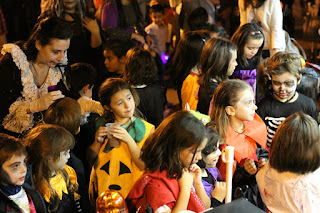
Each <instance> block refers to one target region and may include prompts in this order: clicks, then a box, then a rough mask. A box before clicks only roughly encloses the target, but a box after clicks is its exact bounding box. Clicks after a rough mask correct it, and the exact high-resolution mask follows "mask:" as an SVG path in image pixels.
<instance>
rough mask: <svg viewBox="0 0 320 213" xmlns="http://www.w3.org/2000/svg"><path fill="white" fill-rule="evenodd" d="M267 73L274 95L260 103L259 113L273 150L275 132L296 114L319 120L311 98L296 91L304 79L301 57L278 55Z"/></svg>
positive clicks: (269, 62) (291, 54)
mask: <svg viewBox="0 0 320 213" xmlns="http://www.w3.org/2000/svg"><path fill="white" fill-rule="evenodd" d="M267 70H268V73H269V75H270V76H271V82H272V92H273V93H272V94H271V95H268V96H266V97H265V98H263V99H262V100H261V101H260V102H259V104H258V110H257V113H258V114H259V115H260V117H261V118H262V120H264V122H265V124H266V126H267V131H268V141H267V145H268V147H270V145H271V140H272V138H273V135H274V133H275V131H276V130H277V128H278V126H279V125H280V123H281V122H282V121H283V120H285V119H286V118H287V117H289V116H290V115H292V114H294V113H295V112H304V113H306V114H308V115H310V116H311V117H313V118H314V119H315V120H317V117H318V116H317V115H318V112H317V108H316V105H315V103H314V101H313V100H312V99H311V98H309V97H307V96H305V95H303V94H301V93H298V92H297V91H296V88H297V85H298V84H299V83H300V81H301V77H302V75H301V72H302V67H301V61H300V58H299V56H298V55H296V54H294V53H287V52H278V53H277V54H275V55H273V56H272V57H271V58H270V59H269V61H268V65H267Z"/></svg>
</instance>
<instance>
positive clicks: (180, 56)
mask: <svg viewBox="0 0 320 213" xmlns="http://www.w3.org/2000/svg"><path fill="white" fill-rule="evenodd" d="M208 37H209V35H208ZM205 39H206V35H205V34H204V33H201V32H199V31H198V32H187V33H184V34H183V35H182V37H181V39H180V41H179V43H178V45H177V48H176V51H175V53H174V55H173V58H172V64H171V66H170V67H169V71H168V73H169V74H170V77H171V81H172V84H173V85H174V86H175V88H176V89H177V92H178V97H179V101H180V104H182V108H183V109H184V108H185V105H186V103H188V104H189V106H190V109H191V110H196V109H197V103H198V90H199V84H198V83H197V81H198V75H199V73H200V71H199V67H200V56H201V52H202V49H203V47H204V45H205V43H206V40H205ZM186 62H188V63H186Z"/></svg>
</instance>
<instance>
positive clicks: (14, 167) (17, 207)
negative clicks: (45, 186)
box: [0, 133, 46, 213]
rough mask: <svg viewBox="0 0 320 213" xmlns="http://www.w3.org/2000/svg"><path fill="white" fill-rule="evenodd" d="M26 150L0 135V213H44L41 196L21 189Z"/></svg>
mask: <svg viewBox="0 0 320 213" xmlns="http://www.w3.org/2000/svg"><path fill="white" fill-rule="evenodd" d="M25 159H26V149H25V147H24V145H23V144H22V143H21V142H20V141H19V140H18V139H16V138H14V137H12V136H9V135H6V134H3V133H0V212H1V213H2V212H22V213H27V212H28V213H29V212H32V213H34V212H46V207H45V203H44V201H43V199H42V196H41V194H40V193H39V192H38V191H36V190H33V189H29V188H25V187H22V184H23V183H24V180H25V177H26V174H27V166H26V163H25Z"/></svg>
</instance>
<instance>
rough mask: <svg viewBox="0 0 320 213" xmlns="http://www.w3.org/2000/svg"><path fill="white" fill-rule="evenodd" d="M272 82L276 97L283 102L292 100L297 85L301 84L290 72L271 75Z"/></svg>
mask: <svg viewBox="0 0 320 213" xmlns="http://www.w3.org/2000/svg"><path fill="white" fill-rule="evenodd" d="M271 81H272V89H273V92H274V95H275V97H276V98H277V99H278V100H279V101H282V102H285V101H287V100H290V99H291V98H292V97H293V96H294V94H295V91H296V88H297V84H298V83H299V82H300V81H298V79H297V77H295V76H294V75H292V74H291V73H289V72H286V73H283V74H279V75H271Z"/></svg>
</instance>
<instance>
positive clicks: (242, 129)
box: [230, 123, 246, 134]
mask: <svg viewBox="0 0 320 213" xmlns="http://www.w3.org/2000/svg"><path fill="white" fill-rule="evenodd" d="M230 126H231V124H230ZM231 127H232V129H233V131H235V132H236V133H239V134H242V133H243V132H244V130H246V127H245V126H244V123H242V126H241V129H240V131H239V132H238V131H237V130H235V129H234V128H233V126H231Z"/></svg>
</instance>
